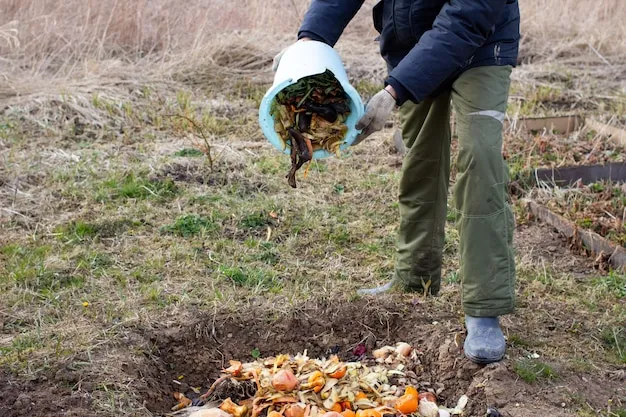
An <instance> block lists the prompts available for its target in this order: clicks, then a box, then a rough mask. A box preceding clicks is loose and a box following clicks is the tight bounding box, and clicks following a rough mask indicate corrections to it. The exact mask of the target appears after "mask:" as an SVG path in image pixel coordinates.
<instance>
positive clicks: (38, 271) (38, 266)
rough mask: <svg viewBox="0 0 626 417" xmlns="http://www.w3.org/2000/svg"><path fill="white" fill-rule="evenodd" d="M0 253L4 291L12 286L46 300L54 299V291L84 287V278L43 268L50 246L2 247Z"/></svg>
mask: <svg viewBox="0 0 626 417" xmlns="http://www.w3.org/2000/svg"><path fill="white" fill-rule="evenodd" d="M0 253H1V254H2V258H3V260H4V262H3V263H4V268H3V269H4V272H3V271H2V269H0V284H4V286H5V287H6V288H9V287H10V286H12V285H16V286H19V287H23V288H28V289H30V290H32V291H36V292H38V293H39V294H40V295H43V296H44V297H47V296H48V295H50V294H52V295H54V294H53V293H54V292H55V291H58V290H61V289H64V288H69V287H82V286H83V284H84V277H82V276H79V275H75V273H74V272H68V271H63V270H59V269H57V268H53V267H50V266H49V265H48V264H47V262H46V261H47V259H48V256H49V255H51V254H52V248H51V247H50V246H39V247H26V246H19V245H9V246H4V247H2V249H0Z"/></svg>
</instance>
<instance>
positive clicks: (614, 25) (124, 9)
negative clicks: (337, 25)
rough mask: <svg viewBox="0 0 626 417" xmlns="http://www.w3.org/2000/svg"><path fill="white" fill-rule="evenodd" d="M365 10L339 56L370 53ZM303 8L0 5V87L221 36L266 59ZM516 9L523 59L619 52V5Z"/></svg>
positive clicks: (218, 40) (566, 2)
mask: <svg viewBox="0 0 626 417" xmlns="http://www.w3.org/2000/svg"><path fill="white" fill-rule="evenodd" d="M374 3H375V1H374V0H368V1H367V2H366V5H365V6H364V7H363V9H362V10H361V12H360V13H359V14H358V15H357V18H356V19H355V20H354V21H353V22H352V24H351V25H350V27H349V28H348V30H347V31H346V37H345V40H346V42H347V43H349V48H347V49H349V51H346V53H348V54H349V55H353V53H354V49H361V48H363V47H365V49H361V51H365V53H368V54H369V52H372V51H375V46H374V47H373V48H372V45H371V44H374V42H363V39H364V37H365V39H368V38H373V35H374V31H373V29H372V27H371V26H372V25H371V12H370V10H371V7H372V5H373V4H374ZM307 5H308V1H305V0H292V1H278V0H272V1H261V0H246V1H241V2H231V1H225V0H217V1H205V0H195V1H190V2H184V3H181V2H177V1H174V0H155V1H150V2H148V1H146V0H129V1H120V0H98V1H96V0H85V1H83V0H74V1H64V2H58V1H54V0H0V55H1V56H2V57H3V58H2V61H1V66H0V74H1V75H2V76H3V78H4V79H5V80H15V79H16V78H20V77H23V78H31V77H33V76H38V77H45V78H58V77H63V78H66V77H77V76H83V75H85V74H94V73H95V74H98V73H100V74H102V73H105V74H106V73H108V74H110V73H111V71H112V69H113V70H115V69H117V70H118V71H120V68H121V67H131V68H132V69H133V70H134V71H131V72H135V71H136V70H137V69H136V67H135V65H137V64H144V65H143V67H144V68H146V67H147V66H146V64H148V63H149V64H150V66H149V67H147V68H149V69H150V70H157V71H158V70H159V69H162V66H159V65H157V67H155V66H154V64H155V63H160V64H166V63H172V62H177V63H179V62H181V59H184V61H185V62H186V63H189V59H185V58H189V57H196V58H197V57H200V56H203V57H206V56H210V55H211V54H212V52H213V51H214V50H215V49H216V47H219V46H220V45H223V43H224V39H225V38H227V39H230V40H231V41H234V42H236V43H241V41H242V40H243V39H248V40H251V41H252V42H253V43H254V44H255V45H256V46H257V48H259V49H260V50H263V51H265V52H266V53H267V55H268V56H270V57H271V55H272V54H273V53H274V52H275V51H276V50H277V49H279V48H280V47H282V46H284V45H286V44H287V43H288V42H289V41H290V40H291V39H293V37H294V36H295V32H296V30H297V28H298V26H299V23H300V21H301V18H302V16H303V14H304V12H305V11H306V8H307ZM521 7H522V15H523V17H522V32H523V34H524V41H523V56H524V57H532V58H534V59H537V58H539V59H554V58H571V57H580V56H590V57H596V58H597V56H598V55H601V56H602V57H603V58H602V59H606V60H609V61H610V60H611V59H613V58H618V57H623V56H624V55H625V54H626V44H625V43H624V41H623V40H624V39H625V38H626V26H625V25H623V19H624V17H626V3H624V2H623V1H621V0H601V1H592V0H582V1H581V0H559V1H549V0H528V1H524V2H521ZM233 37H234V38H233ZM351 40H359V41H360V42H359V43H360V44H361V46H360V47H359V46H358V43H353V42H350V41H351ZM346 42H343V41H342V42H341V44H340V45H339V46H340V48H342V49H343V46H342V45H343V44H344V43H346ZM364 45H367V46H364ZM368 59H369V57H368ZM366 61H367V60H366ZM370 62H374V63H376V62H377V61H370Z"/></svg>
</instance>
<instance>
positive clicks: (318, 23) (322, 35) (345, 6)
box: [298, 0, 364, 47]
mask: <svg viewBox="0 0 626 417" xmlns="http://www.w3.org/2000/svg"><path fill="white" fill-rule="evenodd" d="M363 1H364V0H313V1H312V2H311V6H310V7H309V9H308V10H307V12H306V14H305V15H304V19H303V22H302V25H301V26H300V30H299V31H298V39H300V38H302V37H304V36H308V37H310V38H312V39H314V40H317V41H321V42H324V43H327V44H328V45H330V46H333V47H334V46H335V44H336V43H337V41H338V40H339V37H340V36H341V34H342V33H343V31H344V29H345V28H346V26H348V23H350V21H351V20H352V18H354V16H355V15H356V13H357V12H358V11H359V9H360V8H361V6H362V5H363Z"/></svg>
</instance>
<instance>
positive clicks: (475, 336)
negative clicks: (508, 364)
mask: <svg viewBox="0 0 626 417" xmlns="http://www.w3.org/2000/svg"><path fill="white" fill-rule="evenodd" d="M465 327H466V328H467V338H466V339H465V345H464V350H465V356H467V358H468V359H469V360H471V361H472V362H475V363H478V364H481V365H486V364H489V363H493V362H498V361H500V360H502V358H503V357H504V352H505V350H506V342H505V340H504V334H503V333H502V330H501V329H500V322H499V320H498V317H471V316H468V315H466V316H465Z"/></svg>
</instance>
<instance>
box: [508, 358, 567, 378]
mask: <svg viewBox="0 0 626 417" xmlns="http://www.w3.org/2000/svg"><path fill="white" fill-rule="evenodd" d="M513 371H514V372H515V373H516V374H517V375H518V376H519V377H520V378H521V379H522V380H524V381H526V382H527V383H529V384H534V383H536V382H539V381H541V380H552V379H556V378H557V374H556V372H555V371H554V369H552V367H551V366H550V365H548V364H546V363H543V362H539V361H535V360H532V359H526V358H524V359H520V360H518V361H517V362H515V365H513Z"/></svg>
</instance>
